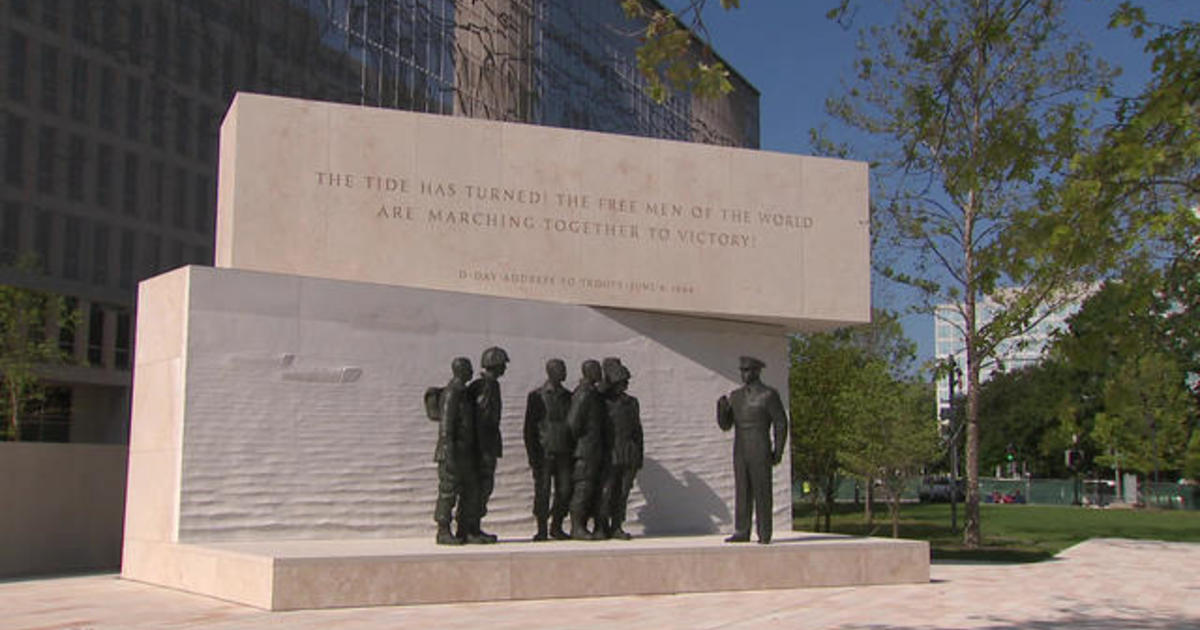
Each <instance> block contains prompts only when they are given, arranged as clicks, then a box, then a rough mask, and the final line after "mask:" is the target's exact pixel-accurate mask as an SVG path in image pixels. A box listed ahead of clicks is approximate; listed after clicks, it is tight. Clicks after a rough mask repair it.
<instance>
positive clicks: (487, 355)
mask: <svg viewBox="0 0 1200 630" xmlns="http://www.w3.org/2000/svg"><path fill="white" fill-rule="evenodd" d="M506 363H508V353H507V352H505V351H504V348H500V347H498V346H492V347H491V348H488V349H487V350H484V351H483V357H481V358H480V359H479V365H480V366H481V367H483V369H485V370H486V369H487V368H494V367H500V366H501V365H504V364H506Z"/></svg>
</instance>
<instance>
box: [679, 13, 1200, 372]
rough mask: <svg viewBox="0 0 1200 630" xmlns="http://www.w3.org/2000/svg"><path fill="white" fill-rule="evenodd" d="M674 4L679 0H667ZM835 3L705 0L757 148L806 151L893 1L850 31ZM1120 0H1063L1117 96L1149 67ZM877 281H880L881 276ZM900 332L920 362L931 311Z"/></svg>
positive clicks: (897, 295) (928, 349) (882, 290)
mask: <svg viewBox="0 0 1200 630" xmlns="http://www.w3.org/2000/svg"><path fill="white" fill-rule="evenodd" d="M667 4H668V5H669V6H672V7H675V8H678V7H680V6H682V5H683V2H682V1H681V0H670V1H668V2H667ZM834 4H835V0H742V8H741V9H739V10H732V11H724V10H722V9H721V8H720V3H719V2H718V0H710V1H709V5H711V6H709V7H708V10H706V12H705V23H706V25H707V27H708V34H709V36H710V38H711V41H712V44H713V47H714V48H715V49H716V50H717V52H718V53H719V54H720V55H721V56H722V57H724V59H725V60H726V61H727V62H728V63H729V65H730V66H732V67H733V68H735V69H736V70H737V71H738V72H740V73H741V74H742V76H744V77H746V79H747V80H749V81H750V83H751V84H753V85H754V86H755V87H756V88H758V90H759V91H760V92H761V93H762V97H761V100H760V106H761V121H760V124H761V129H762V133H761V142H762V148H763V149H766V150H771V151H782V152H786V153H801V154H804V153H809V152H810V151H809V143H808V132H809V129H811V128H813V127H818V126H820V125H822V124H823V123H829V122H831V121H830V119H829V118H828V117H827V116H826V114H825V111H824V102H825V99H826V97H828V96H830V95H832V94H835V93H837V92H838V91H839V90H840V88H841V87H842V79H841V77H842V76H843V75H845V74H848V73H849V72H850V71H851V68H852V63H853V61H854V58H855V55H856V42H857V40H858V37H859V35H858V31H859V29H860V28H861V27H866V26H869V25H871V24H881V23H886V20H888V19H889V16H891V15H893V12H894V10H895V9H894V6H895V3H893V2H883V1H881V0H857V1H856V4H857V5H858V7H859V8H858V11H857V13H856V14H855V16H854V21H853V24H852V25H851V28H850V30H845V29H843V28H842V27H841V26H839V25H838V24H836V23H834V22H832V21H830V20H828V19H826V18H825V12H826V11H827V10H828V9H829V8H830V7H831V6H833V5H834ZM1117 4H1118V3H1117V2H1115V1H1111V0H1068V12H1067V22H1068V28H1069V29H1070V30H1071V31H1073V32H1074V34H1075V35H1077V36H1078V37H1080V38H1081V39H1083V40H1084V41H1088V42H1090V43H1091V45H1092V47H1093V52H1094V53H1095V54H1096V55H1097V56H1098V57H1101V58H1103V59H1104V60H1106V61H1107V62H1108V63H1110V64H1112V65H1115V66H1118V67H1120V68H1121V69H1122V75H1121V76H1120V77H1119V78H1118V79H1117V82H1116V90H1117V93H1118V94H1126V95H1132V94H1135V93H1137V91H1138V90H1139V89H1140V86H1141V85H1142V84H1143V83H1144V82H1145V81H1146V79H1147V77H1148V76H1149V71H1150V59H1149V57H1147V56H1146V55H1145V53H1144V52H1143V51H1142V48H1143V46H1144V42H1140V41H1138V40H1134V39H1133V38H1131V37H1130V36H1129V35H1128V34H1127V33H1126V32H1125V31H1123V30H1109V29H1108V28H1107V23H1108V17H1109V14H1110V13H1111V11H1112V9H1113V8H1115V7H1116V6H1117ZM1141 4H1142V5H1143V6H1145V7H1146V9H1147V13H1148V14H1149V17H1150V18H1151V19H1152V20H1156V21H1160V22H1164V23H1174V22H1177V21H1179V20H1182V19H1187V20H1200V0H1147V1H1145V2H1142V3H1141ZM879 282H882V281H879ZM874 293H875V301H876V306H883V307H885V308H893V309H897V310H898V309H899V308H900V307H902V306H903V299H904V298H903V292H902V291H900V290H899V289H897V288H894V287H891V288H890V287H888V286H886V285H884V286H877V287H876V290H875V292H874ZM904 324H905V330H906V332H907V334H908V335H909V337H911V338H912V339H913V340H914V341H916V342H917V343H918V348H919V356H920V359H921V360H924V359H928V358H930V357H932V354H933V320H932V317H931V316H928V315H921V316H910V317H908V318H906V320H905V322H904Z"/></svg>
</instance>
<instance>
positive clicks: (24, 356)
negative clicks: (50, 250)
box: [0, 259, 75, 440]
mask: <svg viewBox="0 0 1200 630" xmlns="http://www.w3.org/2000/svg"><path fill="white" fill-rule="evenodd" d="M17 269H18V270H19V271H20V272H22V273H26V274H31V273H33V272H34V269H36V264H35V263H34V262H33V261H31V260H29V259H24V260H21V261H19V262H18V263H17ZM51 321H53V322H55V323H57V324H58V325H59V326H68V327H69V326H73V325H74V321H75V313H74V312H72V311H70V310H69V309H68V308H67V306H66V302H65V300H63V299H62V298H61V297H59V296H56V295H53V294H50V293H47V292H45V291H39V290H36V289H28V288H24V287H19V286H13V285H0V385H2V386H3V392H4V396H3V400H0V409H2V410H3V415H4V436H5V438H6V439H8V440H20V439H21V414H22V413H23V412H24V410H25V409H26V408H27V407H28V406H29V403H30V402H32V401H36V400H38V399H40V397H41V394H42V392H41V388H40V381H41V378H40V376H39V374H38V368H39V367H41V366H45V365H48V364H54V363H60V362H62V361H65V360H66V358H67V357H66V353H64V352H63V351H62V350H60V349H59V347H58V339H57V338H56V337H54V336H50V335H47V334H46V327H47V322H51Z"/></svg>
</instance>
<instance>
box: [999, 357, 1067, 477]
mask: <svg viewBox="0 0 1200 630" xmlns="http://www.w3.org/2000/svg"><path fill="white" fill-rule="evenodd" d="M1077 391H1078V388H1077V383H1076V382H1075V372H1074V371H1073V370H1072V369H1070V368H1069V367H1067V366H1064V365H1062V364H1060V363H1058V362H1055V361H1046V362H1043V363H1039V364H1036V365H1030V366H1025V367H1022V368H1020V369H1016V370H1012V371H1008V372H997V373H994V374H993V375H992V377H991V378H990V379H988V381H987V382H985V383H983V384H982V385H981V386H980V389H979V424H980V427H981V431H980V445H979V461H980V466H981V467H982V468H983V469H984V470H990V469H991V468H992V467H993V466H996V465H999V464H1003V463H1005V461H1006V456H1007V454H1008V451H1009V449H1010V448H1011V449H1012V450H1013V451H1014V454H1015V456H1016V458H1017V461H1020V462H1022V463H1023V464H1024V465H1025V467H1026V469H1027V470H1028V471H1029V473H1030V474H1032V475H1034V476H1036V477H1065V476H1067V475H1069V474H1070V471H1069V470H1067V467H1066V463H1065V460H1064V458H1063V451H1065V450H1066V449H1067V448H1069V447H1070V446H1071V445H1072V442H1073V440H1072V436H1073V435H1079V434H1080V433H1079V432H1078V431H1077V430H1074V424H1073V423H1072V422H1069V421H1068V422H1064V421H1063V420H1064V413H1065V412H1064V410H1065V409H1071V410H1074V408H1073V407H1071V405H1072V403H1074V402H1075V401H1077V398H1076V394H1077ZM1070 417H1071V418H1073V417H1074V416H1073V415H1071V416H1070Z"/></svg>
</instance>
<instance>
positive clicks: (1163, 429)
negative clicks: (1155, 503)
mask: <svg viewBox="0 0 1200 630" xmlns="http://www.w3.org/2000/svg"><path fill="white" fill-rule="evenodd" d="M1104 403H1105V411H1104V413H1101V414H1099V415H1097V416H1096V428H1095V438H1096V441H1097V442H1098V443H1099V444H1100V445H1101V446H1102V447H1104V449H1105V451H1106V452H1105V453H1104V454H1103V455H1100V456H1098V457H1097V458H1096V460H1097V461H1098V462H1100V463H1102V464H1105V465H1108V466H1112V467H1114V468H1123V469H1125V470H1132V471H1135V472H1138V473H1141V474H1142V475H1146V476H1148V477H1150V478H1151V479H1152V480H1153V481H1155V482H1157V481H1159V474H1160V473H1161V472H1164V471H1180V470H1182V469H1183V467H1184V463H1185V460H1184V458H1185V455H1186V452H1187V444H1188V433H1189V419H1190V418H1189V411H1190V401H1189V400H1188V396H1187V389H1186V388H1185V387H1183V373H1182V371H1181V370H1180V369H1179V366H1178V365H1177V364H1176V363H1175V362H1174V361H1173V360H1172V359H1171V358H1170V357H1168V356H1166V355H1164V354H1162V353H1159V352H1154V351H1150V352H1146V353H1143V354H1142V355H1141V356H1138V357H1136V358H1133V359H1132V360H1130V361H1127V362H1126V363H1125V364H1123V365H1122V366H1121V368H1120V369H1119V370H1118V371H1117V373H1116V375H1115V376H1114V378H1113V379H1111V380H1110V381H1109V382H1108V384H1107V386H1106V387H1105V390H1104Z"/></svg>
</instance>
